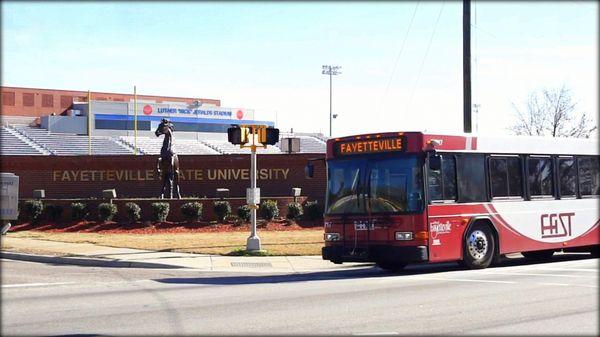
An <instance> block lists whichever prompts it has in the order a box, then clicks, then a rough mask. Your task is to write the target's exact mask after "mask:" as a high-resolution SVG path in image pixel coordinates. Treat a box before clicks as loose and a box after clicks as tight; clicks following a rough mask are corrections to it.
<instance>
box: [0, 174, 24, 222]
mask: <svg viewBox="0 0 600 337" xmlns="http://www.w3.org/2000/svg"><path fill="white" fill-rule="evenodd" d="M0 183H1V184H2V187H1V188H0V200H1V202H0V205H1V206H0V220H17V218H18V216H19V176H17V175H15V174H13V173H4V172H2V173H0Z"/></svg>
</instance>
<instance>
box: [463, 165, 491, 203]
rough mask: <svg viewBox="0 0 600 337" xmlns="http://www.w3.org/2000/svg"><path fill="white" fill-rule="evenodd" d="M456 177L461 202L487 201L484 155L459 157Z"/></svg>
mask: <svg viewBox="0 0 600 337" xmlns="http://www.w3.org/2000/svg"><path fill="white" fill-rule="evenodd" d="M456 175H457V187H458V201H459V202H476V201H487V192H486V187H485V157H484V156H483V155H478V154H465V155H460V156H457V159H456Z"/></svg>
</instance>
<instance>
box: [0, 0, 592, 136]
mask: <svg viewBox="0 0 600 337" xmlns="http://www.w3.org/2000/svg"><path fill="white" fill-rule="evenodd" d="M1 11H2V13H1V14H2V23H1V28H2V29H1V38H2V48H1V56H2V58H1V61H2V85H6V86H22V87H38V88H51V89H67V90H92V91H102V92H117V93H125V92H133V86H134V85H135V86H137V91H138V94H148V95H164V96H183V97H201V98H214V99H220V100H221V105H222V106H225V107H240V108H248V109H254V110H255V118H256V119H257V120H272V121H274V122H276V125H277V126H278V127H279V128H280V129H281V130H282V131H289V130H290V129H292V128H293V130H294V131H296V132H321V133H323V134H325V135H328V134H329V107H330V96H329V90H330V86H329V85H330V82H329V76H327V75H323V74H322V73H321V70H322V66H323V65H337V66H340V67H341V74H339V75H337V76H334V77H333V79H332V107H333V113H334V114H337V115H338V117H337V118H336V119H334V120H333V125H332V128H333V136H345V135H351V134H360V133H371V132H387V131H420V130H426V131H435V132H447V133H460V132H462V131H463V130H462V129H463V122H462V113H463V108H462V104H463V93H462V2H460V1H458V2H457V1H443V2H442V1H399V2H391V1H383V2H373V1H370V2H279V1H273V2H144V1H140V2H87V1H82V2H53V1H50V2H28V1H17V2H11V1H8V2H6V1H2V7H1ZM471 13H472V18H471V20H472V22H471V23H472V32H471V34H472V35H471V39H472V46H471V49H472V57H473V60H472V61H473V62H472V72H473V76H472V82H473V83H472V86H473V103H474V104H478V106H479V109H478V110H479V112H478V113H477V114H475V113H474V115H473V130H474V131H476V132H477V133H479V134H496V135H502V134H510V131H509V130H508V127H510V125H511V124H512V123H514V122H515V120H516V115H515V110H514V108H513V104H516V105H517V106H518V105H522V104H523V103H524V102H525V100H526V99H527V97H528V96H529V95H530V94H531V93H532V92H534V91H538V90H541V89H543V88H547V89H553V88H558V87H560V86H562V85H565V86H566V87H567V88H569V89H570V90H571V93H572V96H573V99H574V101H575V102H577V108H578V111H585V112H587V114H588V115H590V116H591V117H592V118H594V119H593V121H594V123H595V124H596V125H597V124H598V94H597V93H598V2H597V1H579V2H575V1H565V2H554V1H553V2H520V1H514V2H512V1H509V2H491V1H472V2H471Z"/></svg>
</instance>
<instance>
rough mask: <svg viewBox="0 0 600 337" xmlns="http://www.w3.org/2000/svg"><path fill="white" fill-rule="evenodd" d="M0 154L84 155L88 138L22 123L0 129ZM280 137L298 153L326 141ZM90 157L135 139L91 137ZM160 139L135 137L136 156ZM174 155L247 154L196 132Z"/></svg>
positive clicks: (223, 137) (276, 149) (156, 148)
mask: <svg viewBox="0 0 600 337" xmlns="http://www.w3.org/2000/svg"><path fill="white" fill-rule="evenodd" d="M1 137H2V138H1V140H2V146H1V149H2V151H1V154H2V155H87V154H88V136H86V135H77V134H72V133H51V132H49V131H48V130H46V129H43V128H40V127H32V126H28V125H24V124H12V125H10V124H8V125H6V126H2V134H1ZM280 138H281V139H283V138H299V139H300V147H301V149H300V153H325V149H326V139H327V138H325V137H324V136H323V135H321V134H313V133H290V132H284V133H281V134H280ZM91 139H92V154H94V155H130V154H134V153H135V151H134V150H135V145H136V140H135V138H134V137H133V136H117V137H109V136H92V137H91ZM162 142H163V139H162V138H156V137H147V136H146V137H137V149H138V153H139V154H147V155H157V154H159V153H160V149H161V147H162ZM281 148H282V144H281V142H278V143H277V144H275V145H273V146H271V145H269V146H267V148H266V149H265V148H258V149H257V153H258V154H278V153H284V152H283V151H282V150H281ZM173 149H174V151H175V153H177V154H182V155H215V154H249V153H250V151H249V149H247V148H244V149H242V148H240V147H239V146H237V145H233V144H231V143H229V142H228V141H227V134H220V133H198V134H195V133H194V134H193V135H192V134H187V135H183V134H181V135H180V137H177V136H176V137H175V140H174V142H173Z"/></svg>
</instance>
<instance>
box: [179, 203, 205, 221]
mask: <svg viewBox="0 0 600 337" xmlns="http://www.w3.org/2000/svg"><path fill="white" fill-rule="evenodd" d="M181 214H182V215H183V217H184V218H185V220H187V221H188V222H192V221H198V220H200V218H201V217H202V203H200V202H188V203H185V204H183V205H181Z"/></svg>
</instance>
